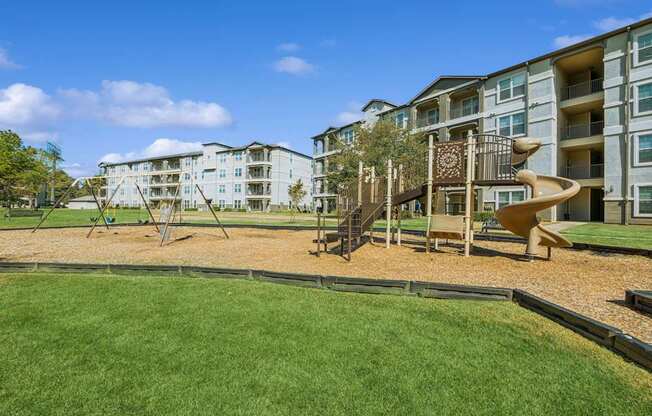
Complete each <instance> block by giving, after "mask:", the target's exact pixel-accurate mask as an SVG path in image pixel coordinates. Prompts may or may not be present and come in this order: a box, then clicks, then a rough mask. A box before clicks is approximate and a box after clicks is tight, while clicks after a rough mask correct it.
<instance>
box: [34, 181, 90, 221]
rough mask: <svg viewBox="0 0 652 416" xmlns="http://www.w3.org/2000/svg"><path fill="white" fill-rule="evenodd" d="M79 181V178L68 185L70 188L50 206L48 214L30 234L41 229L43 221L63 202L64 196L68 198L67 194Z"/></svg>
mask: <svg viewBox="0 0 652 416" xmlns="http://www.w3.org/2000/svg"><path fill="white" fill-rule="evenodd" d="M80 179H81V178H79V179H75V180H74V181H73V182H72V183H71V184H70V186H69V187H68V189H66V192H64V193H63V195H61V196H60V197H59V199H58V200H57V202H55V203H54V205H52V208H50V210H49V211H48V212H47V213H46V214H45V215H44V216H43V218H41V221H39V223H38V224H36V226H35V227H34V229H33V230H32V232H35V231H36V230H38V229H39V228H40V227H41V224H43V223H44V222H45V220H46V219H47V218H48V217H49V216H50V214H51V213H52V211H54V209H55V208H56V207H57V206H59V204H60V203H61V201H63V199H64V198H65V197H66V196H68V194H69V193H70V191H71V190H72V188H73V187H74V186H75V185H77V182H79V180H80Z"/></svg>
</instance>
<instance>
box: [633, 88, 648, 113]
mask: <svg viewBox="0 0 652 416" xmlns="http://www.w3.org/2000/svg"><path fill="white" fill-rule="evenodd" d="M636 92H637V97H636V102H635V103H634V104H636V114H641V113H647V112H650V111H652V83H650V84H644V85H639V86H637V87H636Z"/></svg>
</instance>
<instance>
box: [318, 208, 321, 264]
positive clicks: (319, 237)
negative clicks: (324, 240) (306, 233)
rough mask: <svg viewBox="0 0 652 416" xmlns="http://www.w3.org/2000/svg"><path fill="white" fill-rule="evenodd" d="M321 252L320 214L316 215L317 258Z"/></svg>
mask: <svg viewBox="0 0 652 416" xmlns="http://www.w3.org/2000/svg"><path fill="white" fill-rule="evenodd" d="M320 251H321V214H320V213H319V212H318V213H317V257H319V253H320Z"/></svg>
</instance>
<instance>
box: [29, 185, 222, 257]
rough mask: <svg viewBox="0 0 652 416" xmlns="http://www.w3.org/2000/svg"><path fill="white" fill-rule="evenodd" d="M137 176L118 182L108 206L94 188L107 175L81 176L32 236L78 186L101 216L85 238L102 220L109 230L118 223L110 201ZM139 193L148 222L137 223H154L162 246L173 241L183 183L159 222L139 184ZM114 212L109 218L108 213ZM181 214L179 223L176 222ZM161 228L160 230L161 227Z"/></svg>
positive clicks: (214, 214) (37, 226) (209, 203)
mask: <svg viewBox="0 0 652 416" xmlns="http://www.w3.org/2000/svg"><path fill="white" fill-rule="evenodd" d="M134 176H135V175H125V176H122V177H121V178H120V181H119V182H118V184H117V186H116V187H115V189H114V190H113V192H112V193H111V195H110V196H109V199H108V200H107V201H106V202H105V203H103V204H102V203H101V202H100V200H99V198H98V192H96V190H95V188H96V187H98V189H99V188H100V187H101V184H99V185H100V186H98V181H101V180H104V179H106V177H105V176H85V177H80V178H77V179H75V180H74V181H73V182H72V184H70V186H69V187H68V189H66V191H65V192H64V193H63V194H62V195H61V196H60V197H59V199H58V200H57V201H56V202H55V203H54V205H52V207H51V208H50V209H49V210H48V212H47V213H46V214H45V215H44V216H43V217H42V218H41V220H40V221H39V223H38V224H37V225H36V226H35V227H34V228H33V229H32V233H35V232H36V231H37V230H38V229H39V228H41V225H42V224H43V223H44V222H45V221H46V220H47V219H48V217H49V216H50V214H52V212H53V211H54V210H55V209H56V208H57V207H59V206H61V203H62V202H63V201H64V200H65V198H66V197H67V196H68V195H69V194H70V192H71V191H72V190H73V189H74V188H75V187H76V186H78V185H81V189H87V190H88V191H89V192H90V195H91V197H92V198H93V201H94V202H95V205H96V207H97V209H98V211H99V215H98V216H97V217H91V218H90V220H91V222H92V225H91V228H90V230H89V231H88V233H87V234H86V238H90V236H91V234H93V231H94V230H95V228H96V227H97V225H98V223H99V222H100V220H102V222H103V224H104V227H106V230H107V231H109V230H110V228H109V225H110V224H115V222H116V208H115V206H112V205H111V202H112V201H113V198H114V197H115V196H116V194H117V193H118V190H119V189H120V187H121V186H122V185H123V183H124V181H125V179H126V178H128V177H134ZM135 187H136V190H137V191H138V195H139V197H140V200H141V201H142V202H143V205H144V207H145V209H146V211H147V215H148V219H146V220H142V219H141V218H139V219H138V223H139V224H140V225H146V224H149V223H150V221H151V224H152V226H154V228H155V229H156V232H157V233H159V234H160V236H161V238H160V242H159V247H161V246H163V244H164V242H165V241H167V240H170V236H171V227H172V226H175V225H177V226H178V225H181V224H182V221H181V209H180V208H181V203H180V202H179V203H177V198H178V197H179V193H180V189H181V184H177V186H176V190H175V193H174V197H173V199H172V200H171V201H170V202H169V203H168V206H167V207H165V208H164V209H162V210H161V218H159V221H157V220H156V218H154V214H153V213H152V210H151V208H150V206H149V203H148V202H147V199H146V198H145V195H144V194H143V191H142V189H141V188H140V186H138V184H137V183H136V184H135ZM195 187H196V189H197V190H198V191H199V195H201V197H202V199H203V200H204V202H205V203H206V206H207V207H208V209H209V211H210V212H211V214H212V216H213V218H214V219H215V222H216V223H217V225H218V226H219V227H220V229H221V230H222V232H223V233H224V236H225V237H226V238H227V239H228V238H229V234H228V233H227V232H226V230H225V229H224V226H223V225H222V222H221V221H220V219H219V218H218V217H217V214H216V213H215V210H214V209H213V207H212V206H211V200H210V199H208V198H206V195H205V194H204V192H203V191H202V190H201V188H200V187H199V185H197V184H195ZM109 212H110V213H111V214H110V215H107V213H109ZM177 215H178V221H175V219H176V218H177ZM159 225H161V227H159Z"/></svg>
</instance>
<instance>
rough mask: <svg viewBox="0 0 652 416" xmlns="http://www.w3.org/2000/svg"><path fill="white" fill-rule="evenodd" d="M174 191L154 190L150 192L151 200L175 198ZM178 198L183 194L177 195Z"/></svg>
mask: <svg viewBox="0 0 652 416" xmlns="http://www.w3.org/2000/svg"><path fill="white" fill-rule="evenodd" d="M174 194H175V193H174V192H152V193H151V194H149V199H151V200H160V199H174ZM176 199H181V195H177V197H176Z"/></svg>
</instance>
